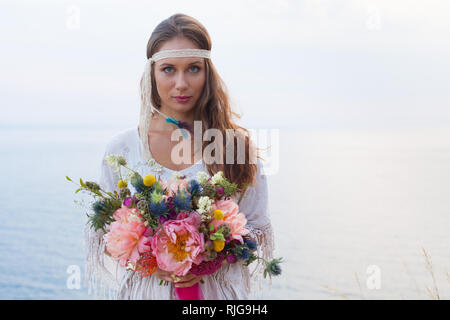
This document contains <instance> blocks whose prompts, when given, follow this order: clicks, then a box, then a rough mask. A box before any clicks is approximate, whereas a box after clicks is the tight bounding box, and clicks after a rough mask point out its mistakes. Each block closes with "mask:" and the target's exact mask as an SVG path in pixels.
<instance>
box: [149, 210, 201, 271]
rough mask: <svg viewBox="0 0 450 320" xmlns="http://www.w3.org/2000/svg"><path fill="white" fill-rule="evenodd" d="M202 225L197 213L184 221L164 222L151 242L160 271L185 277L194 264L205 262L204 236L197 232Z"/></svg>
mask: <svg viewBox="0 0 450 320" xmlns="http://www.w3.org/2000/svg"><path fill="white" fill-rule="evenodd" d="M200 223H201V217H200V215H199V214H197V213H195V212H193V213H191V215H190V216H189V217H186V218H184V219H180V220H168V221H166V222H164V224H163V225H162V227H161V230H160V231H159V232H158V233H157V234H156V235H155V236H153V238H152V240H151V247H152V250H153V255H154V256H155V257H156V261H157V263H158V267H159V268H160V269H162V270H165V271H169V272H173V273H174V274H176V275H177V276H184V275H186V274H187V273H188V272H189V270H190V268H191V266H192V264H193V263H195V264H199V263H201V262H202V261H203V254H202V253H203V252H204V250H205V246H204V236H203V234H202V233H199V232H198V231H197V229H198V227H199V225H200Z"/></svg>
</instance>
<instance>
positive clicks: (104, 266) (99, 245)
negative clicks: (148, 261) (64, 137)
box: [84, 143, 120, 298]
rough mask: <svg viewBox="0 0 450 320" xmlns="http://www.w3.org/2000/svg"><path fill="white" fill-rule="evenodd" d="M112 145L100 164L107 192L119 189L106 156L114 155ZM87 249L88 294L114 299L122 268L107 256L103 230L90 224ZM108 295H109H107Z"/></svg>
mask: <svg viewBox="0 0 450 320" xmlns="http://www.w3.org/2000/svg"><path fill="white" fill-rule="evenodd" d="M113 151H114V150H112V148H111V143H109V144H108V145H107V146H106V150H105V153H104V155H103V158H102V161H101V164H100V178H99V181H98V183H99V185H100V187H101V188H102V189H103V190H105V191H107V192H113V191H114V190H116V191H117V190H118V189H117V187H116V186H117V181H118V180H119V177H118V174H117V173H115V172H114V171H113V170H112V167H111V166H109V165H108V163H107V162H106V159H105V158H106V156H107V155H109V154H112V153H114V152H113ZM84 233H85V248H86V253H87V254H86V266H85V268H86V278H85V282H86V284H87V285H88V293H89V294H91V293H92V291H94V292H93V293H94V296H95V297H96V298H97V297H99V296H100V297H103V298H105V297H107V296H109V298H112V297H114V295H115V292H116V291H117V290H118V287H119V278H120V267H119V264H118V263H117V262H116V261H115V260H113V259H112V258H111V257H110V256H108V255H107V254H105V241H104V238H103V236H104V235H105V232H104V231H102V230H97V231H95V230H94V228H93V227H91V225H90V224H89V223H86V226H85V232H84ZM107 293H108V294H107Z"/></svg>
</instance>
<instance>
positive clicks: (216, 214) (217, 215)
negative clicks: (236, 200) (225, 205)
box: [214, 209, 223, 220]
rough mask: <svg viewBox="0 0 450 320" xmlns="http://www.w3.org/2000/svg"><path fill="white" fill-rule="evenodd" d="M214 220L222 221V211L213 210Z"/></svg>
mask: <svg viewBox="0 0 450 320" xmlns="http://www.w3.org/2000/svg"><path fill="white" fill-rule="evenodd" d="M214 219H216V220H222V219H223V211H222V210H220V209H216V210H214Z"/></svg>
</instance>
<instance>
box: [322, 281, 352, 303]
mask: <svg viewBox="0 0 450 320" xmlns="http://www.w3.org/2000/svg"><path fill="white" fill-rule="evenodd" d="M321 287H323V288H325V289H327V290H328V291H330V292H331V293H332V294H334V295H336V296H338V297H340V298H341V299H342V300H348V297H347V296H345V295H343V294H342V293H341V292H339V291H338V290H337V289H333V288H331V287H329V286H327V285H323V284H322V285H321Z"/></svg>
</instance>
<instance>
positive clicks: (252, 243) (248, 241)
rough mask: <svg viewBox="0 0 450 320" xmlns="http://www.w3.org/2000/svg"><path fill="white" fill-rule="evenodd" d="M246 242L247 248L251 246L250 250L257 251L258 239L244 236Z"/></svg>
mask: <svg viewBox="0 0 450 320" xmlns="http://www.w3.org/2000/svg"><path fill="white" fill-rule="evenodd" d="M244 243H245V244H246V245H247V248H249V249H250V251H255V250H256V249H257V247H258V244H257V243H256V241H254V240H251V239H248V238H244Z"/></svg>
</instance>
